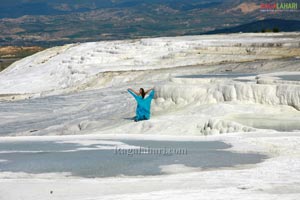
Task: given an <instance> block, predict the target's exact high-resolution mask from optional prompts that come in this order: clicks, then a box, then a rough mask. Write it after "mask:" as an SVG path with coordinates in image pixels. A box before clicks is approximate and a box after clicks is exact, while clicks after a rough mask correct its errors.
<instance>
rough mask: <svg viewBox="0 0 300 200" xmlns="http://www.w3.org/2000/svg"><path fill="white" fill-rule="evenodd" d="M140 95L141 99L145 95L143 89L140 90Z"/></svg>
mask: <svg viewBox="0 0 300 200" xmlns="http://www.w3.org/2000/svg"><path fill="white" fill-rule="evenodd" d="M140 93H141V95H142V97H143V98H144V97H145V95H146V94H145V90H144V88H140Z"/></svg>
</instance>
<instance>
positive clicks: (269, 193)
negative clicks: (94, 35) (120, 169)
mask: <svg viewBox="0 0 300 200" xmlns="http://www.w3.org/2000/svg"><path fill="white" fill-rule="evenodd" d="M299 36H300V34H298V33H285V34H237V35H218V36H193V37H178V38H157V39H143V40H136V41H116V42H100V43H87V44H76V45H67V46H64V47H57V48H53V49H49V50H46V51H44V52H41V53H38V54H36V55H34V56H32V57H29V58H26V59H23V60H21V61H19V62H17V63H15V64H14V65H12V66H11V67H10V68H9V69H7V70H6V71H4V72H2V73H1V74H0V91H1V94H2V99H4V100H8V101H1V102H0V126H1V129H0V135H1V136H7V137H0V143H1V145H0V147H2V151H1V152H0V156H1V157H0V169H1V166H2V165H6V164H7V163H8V164H11V165H12V166H13V167H14V169H15V171H13V170H11V171H9V170H8V171H7V170H6V171H1V170H0V171H1V172H0V197H2V196H5V199H8V200H10V199H12V200H14V199H28V200H29V199H49V198H51V199H60V200H61V199H80V200H83V199H172V200H174V199H182V198H185V199H199V198H200V199H209V200H210V199H266V200H267V199H278V200H279V199H280V200H282V199H291V200H292V199H298V197H299V194H300V183H299V180H300V171H299V165H300V159H299V155H300V149H299V147H300V137H299V134H300V132H299V130H300V125H299V121H300V112H299V108H300V102H299V100H300V84H299V83H300V73H299V70H300V62H299V61H300V59H299V55H300V54H299V38H300V37H299ZM246 61H247V62H246ZM219 62H226V63H219ZM200 64H203V65H200ZM187 65H190V66H187ZM287 71H289V72H287ZM295 71H298V72H295ZM275 72H276V73H275ZM152 86H155V90H156V97H155V100H154V101H153V103H152V114H153V115H152V117H151V120H148V121H141V122H137V123H135V122H133V121H132V119H131V117H133V116H134V109H135V106H136V105H135V102H134V100H133V98H132V97H131V96H130V95H129V94H128V93H127V92H126V89H127V88H128V87H132V88H136V89H137V88H139V87H145V88H149V87H152ZM29 97H36V98H29ZM13 98H14V99H19V101H13V100H12V99H13ZM23 98H25V100H24V99H23ZM28 98H29V99H28ZM22 99H23V100H22ZM288 131H290V132H288ZM91 133H94V134H91ZM74 134H79V135H76V136H74ZM87 134H88V135H87ZM126 134H130V135H126ZM29 135H30V136H29ZM31 135H37V136H38V137H36V136H31ZM40 135H43V137H40ZM45 135H46V136H45ZM49 135H56V136H49ZM58 135H68V136H58ZM162 135H169V136H162ZM183 135H189V136H188V137H187V136H186V137H183ZM203 135H209V137H204V136H203ZM9 136H24V137H9ZM176 136H177V137H176ZM179 136H180V137H179ZM192 136H200V137H192ZM201 136H202V137H201ZM145 138H148V139H150V140H162V139H173V140H183V138H185V139H187V140H191V141H195V140H201V141H208V140H211V141H216V140H221V141H224V142H226V143H229V144H232V145H233V147H232V149H231V150H235V151H238V152H241V151H242V152H249V151H250V152H251V151H252V152H253V151H259V152H262V153H264V154H267V155H268V156H270V159H268V160H266V161H264V162H262V163H260V164H256V165H255V166H251V167H250V166H248V167H247V168H246V167H245V166H235V167H231V168H227V169H226V170H218V169H212V170H208V171H205V170H203V169H200V168H195V167H191V166H185V165H183V164H182V163H178V164H175V165H165V164H161V166H159V168H160V169H161V172H162V173H164V174H165V175H164V176H150V177H149V176H138V177H123V176H121V177H112V178H93V179H86V178H83V177H74V174H72V173H71V172H69V171H68V170H67V168H66V169H65V170H64V171H63V172H62V173H58V171H57V170H56V171H55V169H52V170H51V169H50V170H49V168H47V167H48V166H47V165H46V169H48V170H47V172H48V173H46V170H45V169H43V167H45V166H43V165H42V166H39V165H35V166H36V167H37V168H40V173H37V174H33V173H30V172H31V170H30V168H31V165H33V164H32V163H35V159H34V158H37V159H38V160H39V159H43V158H45V157H47V156H50V157H51V155H55V156H54V157H56V156H57V157H60V158H62V160H68V159H64V158H69V157H68V156H70V157H72V156H71V154H70V152H73V153H74V151H75V152H76V155H78V157H72V158H73V159H74V160H80V161H81V159H82V163H80V165H81V164H84V161H85V162H95V159H94V158H93V157H92V156H90V154H89V156H90V158H91V159H90V160H87V159H86V158H85V156H84V155H87V154H88V153H86V152H85V153H84V152H83V151H93V150H97V149H98V150H99V149H101V148H108V147H109V148H112V149H113V148H115V146H114V145H120V144H122V142H121V141H122V140H124V139H145ZM107 139H112V140H114V142H112V141H110V142H109V141H107ZM119 140H120V142H118V141H119ZM23 142H25V144H26V145H25V144H24V143H23ZM49 142H50V143H53V145H54V146H51V145H50V146H48V147H47V144H48V145H49ZM15 144H17V146H18V147H19V149H18V148H12V149H11V147H14V145H15ZM28 144H32V146H29V145H28ZM28 146H29V147H28ZM58 146H59V148H58ZM70 146H72V148H74V149H70ZM51 147H52V148H51ZM54 147H56V148H54ZM116 147H117V146H116ZM121 147H122V145H121ZM47 148H50V150H51V152H49V149H47ZM24 150H25V151H24ZM26 150H27V151H26ZM30 150H31V151H30ZM32 150H33V151H32ZM70 150H71V151H70ZM188 151H189V150H188ZM218 152H219V153H222V151H221V150H218ZM44 153H46V154H47V156H43V155H45V154H44ZM208 153H210V150H209V149H208ZM29 154H30V155H31V156H32V158H33V159H32V160H26V162H24V163H28V165H26V166H27V168H26V169H23V165H21V166H18V164H16V163H14V160H16V161H20V159H22V160H24V159H26V158H28V155H29ZM80 155H81V156H80ZM93 155H95V154H93ZM97 156H98V154H97ZM199 156H201V155H199ZM83 157H84V158H83ZM172 159H173V157H172ZM22 160H21V161H22ZM54 160H55V159H54ZM83 160H84V161H83ZM191 160H193V159H191ZM39 161H41V160H39ZM47 162H49V160H47ZM19 163H20V162H19ZM21 163H22V162H21ZM41 163H43V162H42V161H41ZM77 163H79V162H78V161H77ZM51 164H53V163H51ZM54 164H55V163H54ZM58 164H59V165H60V166H61V165H63V164H62V163H61V161H60V162H59V163H58ZM96 166H97V165H96ZM64 167H65V166H62V168H63V169H64ZM2 169H4V168H2ZM26 170H27V173H25V172H26ZM43 171H45V173H42V172H43ZM70 176H71V177H70ZM107 183H109V184H107ZM120 189H121V190H120ZM51 191H52V193H51ZM66 191H67V192H66Z"/></svg>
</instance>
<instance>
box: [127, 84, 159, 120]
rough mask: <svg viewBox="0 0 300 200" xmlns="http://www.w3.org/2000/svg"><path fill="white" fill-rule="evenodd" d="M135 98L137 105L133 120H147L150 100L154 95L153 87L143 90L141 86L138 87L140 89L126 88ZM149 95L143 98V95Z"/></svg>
mask: <svg viewBox="0 0 300 200" xmlns="http://www.w3.org/2000/svg"><path fill="white" fill-rule="evenodd" d="M127 91H128V92H129V93H130V94H131V95H132V96H133V97H134V98H135V100H136V102H137V107H136V111H135V113H136V116H135V118H134V121H136V122H137V121H140V120H148V119H150V109H151V101H152V99H153V97H154V88H150V89H149V90H147V91H146V92H145V90H144V89H143V88H140V91H139V92H137V91H134V90H133V89H131V88H128V90H127ZM149 92H150V94H149V96H148V97H146V98H145V96H146V95H147V94H148V93H149Z"/></svg>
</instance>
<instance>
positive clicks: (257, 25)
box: [204, 19, 300, 34]
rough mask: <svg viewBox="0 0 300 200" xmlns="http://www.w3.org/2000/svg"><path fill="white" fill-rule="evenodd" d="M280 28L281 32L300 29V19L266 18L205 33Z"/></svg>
mask: <svg viewBox="0 0 300 200" xmlns="http://www.w3.org/2000/svg"><path fill="white" fill-rule="evenodd" d="M273 29H278V30H279V32H292V31H300V21H299V20H284V19H266V20H260V21H255V22H251V23H247V24H243V25H240V26H235V27H230V28H225V29H218V30H214V31H208V32H205V33H204V34H219V33H239V32H243V33H251V32H262V31H267V30H271V31H272V30H273Z"/></svg>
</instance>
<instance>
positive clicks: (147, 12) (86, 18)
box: [0, 0, 300, 47]
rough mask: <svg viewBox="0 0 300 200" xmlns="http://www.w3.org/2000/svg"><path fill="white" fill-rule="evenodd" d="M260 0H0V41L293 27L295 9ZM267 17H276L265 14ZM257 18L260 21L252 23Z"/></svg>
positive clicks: (53, 42) (57, 41)
mask: <svg viewBox="0 0 300 200" xmlns="http://www.w3.org/2000/svg"><path fill="white" fill-rule="evenodd" d="M295 1H300V0H295ZM261 3H262V2H261V0H86V1H83V0H51V1H50V0H1V3H0V47H1V46H42V47H51V46H57V45H63V44H66V43H76V42H89V41H100V40H122V39H135V38H141V37H164V36H180V35H193V34H203V33H211V34H212V33H221V32H223V33H232V32H241V31H242V32H255V31H261V30H262V29H263V28H264V29H273V28H274V27H278V29H279V31H295V30H299V28H298V27H299V26H298V22H297V23H296V22H295V21H293V20H298V19H300V12H274V13H273V12H261V11H260V4H261ZM299 5H300V3H299ZM270 18H276V19H278V20H266V19H270ZM261 19H265V20H264V21H265V22H257V24H256V21H259V20H261ZM279 19H281V20H287V21H289V22H286V21H280V20H279ZM252 23H254V24H252ZM260 23H261V25H260ZM263 23H264V24H263ZM243 24H246V25H243ZM228 27H234V28H228Z"/></svg>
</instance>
